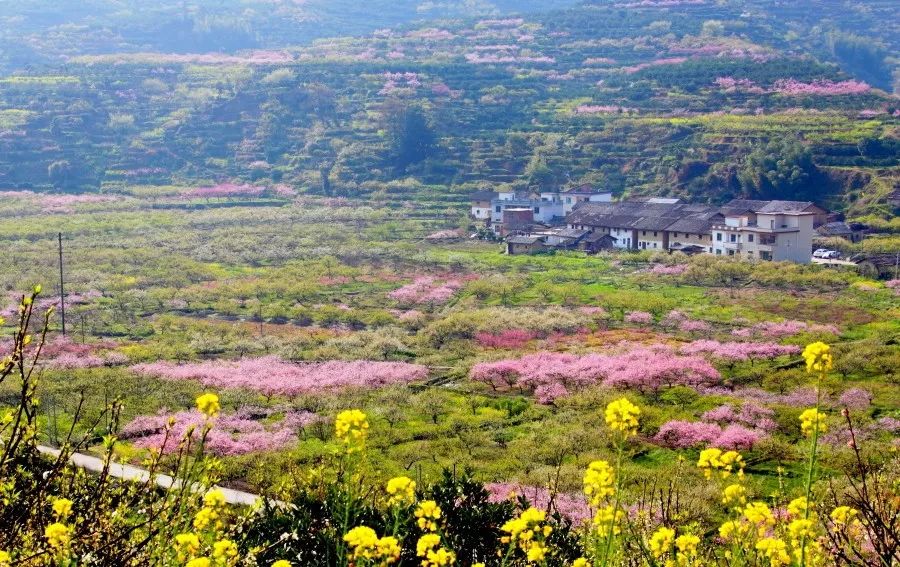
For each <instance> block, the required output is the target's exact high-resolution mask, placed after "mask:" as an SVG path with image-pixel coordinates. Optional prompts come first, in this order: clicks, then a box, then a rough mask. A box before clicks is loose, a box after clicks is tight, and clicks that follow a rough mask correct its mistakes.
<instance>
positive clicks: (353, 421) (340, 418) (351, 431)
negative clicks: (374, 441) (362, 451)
mask: <svg viewBox="0 0 900 567" xmlns="http://www.w3.org/2000/svg"><path fill="white" fill-rule="evenodd" d="M368 433H369V420H368V418H367V417H366V414H364V413H363V412H361V411H360V410H358V409H352V410H344V411H342V412H341V413H339V414H337V417H336V418H335V420H334V434H335V436H336V437H337V438H338V439H339V440H340V441H342V442H343V443H344V444H346V445H347V447H348V449H349V450H354V449H357V448H359V446H360V445H362V443H363V442H365V440H366V436H367V435H368Z"/></svg>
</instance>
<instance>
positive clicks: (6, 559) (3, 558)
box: [0, 317, 12, 567]
mask: <svg viewBox="0 0 900 567" xmlns="http://www.w3.org/2000/svg"><path fill="white" fill-rule="evenodd" d="M0 319H2V317H0ZM2 324H3V323H2V322H0V325H2ZM11 564H12V557H10V555H9V553H7V552H5V551H0V567H9V566H10V565H11Z"/></svg>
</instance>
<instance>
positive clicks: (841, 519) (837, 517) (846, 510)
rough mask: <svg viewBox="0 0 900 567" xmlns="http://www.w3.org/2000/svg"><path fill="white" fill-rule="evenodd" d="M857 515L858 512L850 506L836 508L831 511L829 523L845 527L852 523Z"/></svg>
mask: <svg viewBox="0 0 900 567" xmlns="http://www.w3.org/2000/svg"><path fill="white" fill-rule="evenodd" d="M858 514H859V512H858V511H857V510H854V509H853V508H851V507H850V506H838V507H837V508H835V509H834V510H832V511H831V521H832V522H834V523H835V524H837V525H839V526H846V525H848V524H850V523H851V522H853V521H854V519H855V518H856V516H857V515H858Z"/></svg>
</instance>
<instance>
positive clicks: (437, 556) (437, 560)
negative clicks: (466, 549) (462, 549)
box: [422, 547, 456, 567]
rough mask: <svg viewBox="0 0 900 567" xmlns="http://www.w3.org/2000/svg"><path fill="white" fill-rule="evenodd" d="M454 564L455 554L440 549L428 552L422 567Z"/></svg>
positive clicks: (439, 566) (440, 566)
mask: <svg viewBox="0 0 900 567" xmlns="http://www.w3.org/2000/svg"><path fill="white" fill-rule="evenodd" d="M454 563H456V554H455V553H453V552H452V551H450V550H449V549H444V548H443V547H440V548H438V549H435V550H433V551H429V552H428V554H427V555H426V556H425V560H424V561H422V567H443V566H445V565H453V564H454Z"/></svg>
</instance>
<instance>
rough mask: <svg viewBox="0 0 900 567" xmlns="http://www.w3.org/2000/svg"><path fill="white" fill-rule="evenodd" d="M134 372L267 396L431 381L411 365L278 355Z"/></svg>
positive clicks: (146, 367)
mask: <svg viewBox="0 0 900 567" xmlns="http://www.w3.org/2000/svg"><path fill="white" fill-rule="evenodd" d="M131 370H132V371H133V372H136V373H138V374H143V375H146V376H153V377H157V378H161V379H163V380H196V381H198V382H200V383H201V384H203V385H204V386H210V387H215V388H225V389H234V388H244V389H248V390H254V391H257V392H261V393H262V394H265V395H267V396H275V395H281V396H297V395H300V394H312V393H318V392H327V391H334V390H340V389H344V388H378V387H381V386H387V385H389V384H401V383H407V382H413V381H416V380H423V379H425V378H426V377H427V376H428V368H426V367H425V366H422V365H419V364H410V363H407V362H373V361H367V360H354V361H343V360H331V361H328V362H318V363H302V364H294V363H292V362H286V361H284V360H282V359H280V358H278V357H276V356H267V357H262V358H250V359H243V360H237V361H226V360H219V361H208V362H198V363H187V364H175V363H172V362H153V363H149V364H138V365H135V366H132V367H131Z"/></svg>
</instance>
